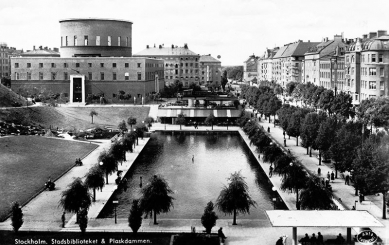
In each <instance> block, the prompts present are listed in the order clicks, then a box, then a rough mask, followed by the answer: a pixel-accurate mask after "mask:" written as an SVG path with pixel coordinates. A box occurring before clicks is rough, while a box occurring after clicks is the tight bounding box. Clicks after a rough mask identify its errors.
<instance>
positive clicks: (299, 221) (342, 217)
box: [266, 210, 384, 245]
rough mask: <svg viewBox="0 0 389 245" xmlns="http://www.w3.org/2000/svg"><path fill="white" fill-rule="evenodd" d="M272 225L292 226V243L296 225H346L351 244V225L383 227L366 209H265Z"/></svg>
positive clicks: (295, 242) (295, 243) (294, 244)
mask: <svg viewBox="0 0 389 245" xmlns="http://www.w3.org/2000/svg"><path fill="white" fill-rule="evenodd" d="M266 215H267V216H268V218H269V220H270V223H271V225H272V226H273V227H293V237H292V244H293V245H297V244H298V243H297V242H298V241H297V227H326V228H335V227H346V228H347V239H346V241H347V244H351V227H383V226H384V225H383V224H382V223H381V222H380V221H378V220H377V219H376V218H375V217H374V216H373V215H371V214H370V213H369V212H367V211H356V210H355V211H354V210H347V211H340V210H336V211H335V210H267V211H266Z"/></svg>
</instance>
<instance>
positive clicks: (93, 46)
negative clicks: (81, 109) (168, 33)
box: [11, 19, 164, 103]
mask: <svg viewBox="0 0 389 245" xmlns="http://www.w3.org/2000/svg"><path fill="white" fill-rule="evenodd" d="M60 25H61V48H60V51H61V52H60V54H61V55H60V57H58V55H57V54H56V51H55V50H50V49H45V48H43V49H42V48H40V49H35V48H34V50H32V51H30V52H27V53H26V55H23V56H22V55H21V56H20V57H14V58H12V61H11V67H12V74H11V76H12V88H13V89H14V88H15V89H18V88H24V89H26V90H38V91H50V92H52V93H60V94H63V95H64V97H67V98H69V101H70V102H71V103H78V102H81V103H85V102H86V99H87V98H88V97H90V96H91V95H96V94H99V96H104V98H105V99H106V100H108V101H112V102H117V101H118V94H119V93H120V92H125V93H126V94H127V95H129V96H128V97H131V100H132V101H134V102H137V103H142V102H146V101H147V100H148V99H150V98H151V97H152V95H153V94H155V93H158V92H160V91H161V90H162V89H163V84H164V64H163V61H161V60H156V59H149V58H133V57H130V56H131V52H132V49H131V37H132V35H131V30H132V29H131V26H132V22H128V21H122V20H111V19H109V20H107V19H71V20H61V21H60ZM116 26H117V28H115V27H116ZM107 28H109V29H107ZM110 29H114V31H112V32H111V30H110ZM32 93H33V92H31V94H32Z"/></svg>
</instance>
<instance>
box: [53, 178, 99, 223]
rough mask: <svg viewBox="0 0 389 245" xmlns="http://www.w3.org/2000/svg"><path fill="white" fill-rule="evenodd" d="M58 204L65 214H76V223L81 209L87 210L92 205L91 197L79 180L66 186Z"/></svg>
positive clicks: (86, 187)
mask: <svg viewBox="0 0 389 245" xmlns="http://www.w3.org/2000/svg"><path fill="white" fill-rule="evenodd" d="M59 204H60V205H61V206H62V208H63V209H64V210H65V211H67V212H73V213H76V214H77V222H78V218H79V212H80V211H81V209H89V207H90V205H91V204H92V196H91V194H90V193H89V191H88V186H86V185H85V184H84V183H83V182H82V180H81V179H80V178H77V179H75V180H74V181H73V182H72V183H70V184H69V185H68V188H67V189H66V190H65V191H63V192H62V196H61V200H60V201H59Z"/></svg>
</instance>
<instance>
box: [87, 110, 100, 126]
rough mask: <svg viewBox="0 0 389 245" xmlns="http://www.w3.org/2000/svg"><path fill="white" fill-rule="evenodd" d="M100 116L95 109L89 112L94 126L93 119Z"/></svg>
mask: <svg viewBox="0 0 389 245" xmlns="http://www.w3.org/2000/svg"><path fill="white" fill-rule="evenodd" d="M97 115H99V114H98V113H97V112H96V111H95V110H94V109H92V110H91V111H90V112H89V116H90V117H91V118H92V124H93V117H94V116H97Z"/></svg>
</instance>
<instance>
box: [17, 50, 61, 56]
mask: <svg viewBox="0 0 389 245" xmlns="http://www.w3.org/2000/svg"><path fill="white" fill-rule="evenodd" d="M20 55H21V56H22V57H31V56H34V57H60V53H59V52H57V51H54V50H51V49H47V48H44V49H34V50H28V51H26V52H24V53H21V54H20Z"/></svg>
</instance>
